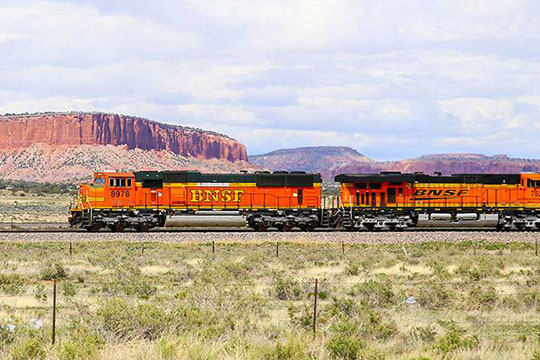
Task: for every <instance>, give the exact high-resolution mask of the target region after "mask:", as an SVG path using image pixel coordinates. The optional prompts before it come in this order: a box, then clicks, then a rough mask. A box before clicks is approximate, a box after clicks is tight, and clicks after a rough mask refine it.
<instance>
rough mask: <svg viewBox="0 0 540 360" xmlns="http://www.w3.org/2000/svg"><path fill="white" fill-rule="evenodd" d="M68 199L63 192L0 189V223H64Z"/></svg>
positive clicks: (17, 224) (66, 216)
mask: <svg viewBox="0 0 540 360" xmlns="http://www.w3.org/2000/svg"><path fill="white" fill-rule="evenodd" d="M70 200H71V197H70V196H69V195H67V194H65V193H47V192H41V191H23V190H6V189H4V190H0V223H4V224H9V225H11V224H13V226H14V227H17V226H20V225H21V224H24V223H66V222H67V218H68V216H69V213H68V209H69V202H70Z"/></svg>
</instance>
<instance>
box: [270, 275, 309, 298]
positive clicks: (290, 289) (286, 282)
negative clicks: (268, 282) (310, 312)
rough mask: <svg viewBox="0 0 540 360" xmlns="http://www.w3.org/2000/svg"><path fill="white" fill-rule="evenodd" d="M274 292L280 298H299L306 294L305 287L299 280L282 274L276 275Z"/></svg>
mask: <svg viewBox="0 0 540 360" xmlns="http://www.w3.org/2000/svg"><path fill="white" fill-rule="evenodd" d="M273 292H274V294H275V297H276V298H277V299H279V300H299V299H301V298H302V297H303V295H304V289H302V286H301V285H300V283H299V282H298V281H296V280H294V279H293V278H291V277H284V276H281V275H276V276H275V277H274V285H273Z"/></svg>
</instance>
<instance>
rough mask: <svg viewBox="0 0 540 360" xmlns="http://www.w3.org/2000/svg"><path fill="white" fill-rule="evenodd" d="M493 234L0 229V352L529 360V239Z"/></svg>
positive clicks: (535, 262) (533, 268)
mask: <svg viewBox="0 0 540 360" xmlns="http://www.w3.org/2000/svg"><path fill="white" fill-rule="evenodd" d="M384 236H385V237H386V239H387V241H386V242H384V243H381V239H383V238H382V237H384ZM494 236H502V235H499V233H457V232H445V233H413V234H374V233H365V234H364V233H360V234H349V233H340V234H335V233H311V234H309V233H289V234H288V233H268V234H256V233H148V234H136V233H131V234H129V233H127V234H112V233H101V234H79V233H58V234H56V233H52V234H51V233H49V234H47V233H26V234H19V233H2V234H0V261H1V263H2V266H1V271H0V358H6V359H28V358H44V359H441V358H445V359H509V358H512V359H539V358H540V345H539V340H540V339H539V331H540V329H539V326H540V315H539V310H540V281H539V280H540V258H539V257H538V256H536V255H535V249H534V239H535V237H538V236H539V235H536V234H532V233H524V234H519V233H509V234H505V236H507V237H506V238H504V237H494ZM379 237H381V238H379ZM212 241H214V243H213V245H212ZM70 242H71V249H72V250H71V255H70ZM212 249H214V251H213V250H212ZM55 278H56V279H57V284H58V287H57V289H58V291H57V302H58V306H57V329H56V343H55V345H52V344H51V324H52V301H53V299H52V290H53V285H52V279H55ZM316 279H317V281H318V296H317V301H318V303H317V312H316V315H317V323H316V326H315V332H314V331H313V314H314V299H315V294H314V290H315V289H314V285H315V280H316Z"/></svg>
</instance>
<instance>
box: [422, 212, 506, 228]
mask: <svg viewBox="0 0 540 360" xmlns="http://www.w3.org/2000/svg"><path fill="white" fill-rule="evenodd" d="M498 223H499V215H497V214H476V213H460V214H456V215H455V216H453V215H452V214H450V213H432V214H419V215H418V222H417V224H416V226H417V227H496V226H497V224H498Z"/></svg>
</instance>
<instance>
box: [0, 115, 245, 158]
mask: <svg viewBox="0 0 540 360" xmlns="http://www.w3.org/2000/svg"><path fill="white" fill-rule="evenodd" d="M35 143H44V144H47V145H53V146H55V145H68V146H78V145H125V146H127V148H128V149H142V150H157V151H161V150H166V151H169V152H172V153H174V154H177V155H181V156H186V157H195V158H198V159H223V160H227V161H230V162H235V161H247V152H246V148H245V146H244V145H243V144H241V143H239V142H238V141H236V140H234V139H231V138H228V137H226V136H225V135H221V134H217V133H213V132H208V131H204V130H200V129H193V128H187V127H181V126H173V125H166V124H161V123H158V122H155V121H151V120H147V119H144V118H140V117H134V116H126V115H118V114H105V113H45V114H35V115H5V116H0V150H4V151H5V150H15V149H21V148H28V147H30V146H32V145H33V144H35Z"/></svg>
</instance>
